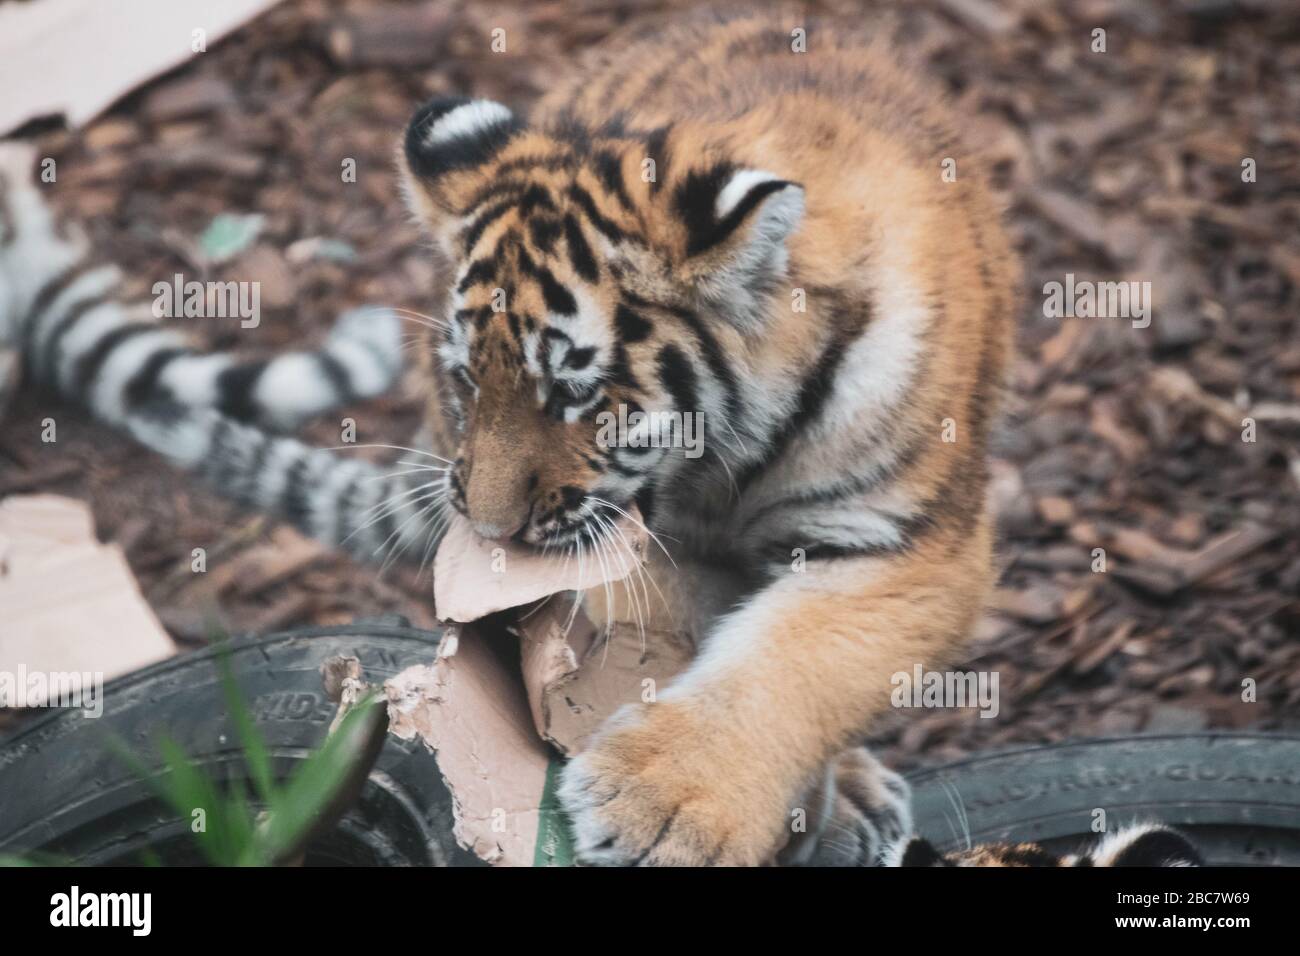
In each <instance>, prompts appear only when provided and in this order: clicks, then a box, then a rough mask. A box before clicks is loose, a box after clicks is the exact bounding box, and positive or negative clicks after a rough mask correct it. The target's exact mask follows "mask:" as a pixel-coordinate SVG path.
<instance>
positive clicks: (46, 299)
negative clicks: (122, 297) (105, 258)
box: [22, 261, 116, 358]
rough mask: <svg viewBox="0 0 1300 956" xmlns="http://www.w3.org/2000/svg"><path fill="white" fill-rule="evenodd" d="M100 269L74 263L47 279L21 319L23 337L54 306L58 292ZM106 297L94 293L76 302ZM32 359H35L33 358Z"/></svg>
mask: <svg viewBox="0 0 1300 956" xmlns="http://www.w3.org/2000/svg"><path fill="white" fill-rule="evenodd" d="M100 268H103V266H102V265H99V264H96V263H93V262H86V261H82V262H74V263H73V264H72V265H70V266H68V267H67V268H66V269H63V270H61V271H59V272H58V273H56V274H55V275H53V276H51V277H50V278H49V279H47V280H46V281H45V284H44V285H42V286H41V289H40V291H39V292H37V293H36V298H34V299H33V300H32V305H31V308H30V309H29V310H28V312H27V315H26V316H24V317H23V325H22V328H23V335H24V337H26V336H29V335H30V333H31V332H32V331H34V330H35V325H34V323H35V322H36V321H37V320H38V319H39V318H40V317H41V316H42V315H44V314H45V312H46V311H47V310H48V309H49V307H50V306H52V305H53V304H54V300H55V299H57V298H58V297H59V293H60V292H62V291H63V290H64V289H67V288H68V287H70V286H71V285H72V284H73V283H74V282H76V281H77V280H78V279H80V278H81V277H82V276H84V275H86V274H88V273H90V272H94V271H95V270H97V269H100ZM112 285H116V283H110V287H111V286H112ZM106 297H107V293H95V294H93V295H91V296H89V297H88V299H82V300H78V301H79V302H80V301H88V300H89V299H95V300H99V301H102V300H103V299H105V298H106ZM32 338H34V336H32ZM29 341H30V339H29ZM32 357H33V358H35V356H32Z"/></svg>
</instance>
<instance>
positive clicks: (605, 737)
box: [559, 516, 992, 865]
mask: <svg viewBox="0 0 1300 956" xmlns="http://www.w3.org/2000/svg"><path fill="white" fill-rule="evenodd" d="M990 553H991V532H990V527H989V521H988V519H987V516H984V517H981V518H979V519H977V520H976V522H975V524H974V526H973V527H972V528H970V529H969V530H967V529H965V528H958V527H952V528H949V529H947V530H944V529H943V528H935V529H933V530H931V531H930V532H929V533H928V534H926V535H924V536H921V537H920V538H919V539H918V540H917V541H915V542H914V543H913V544H911V546H910V547H909V548H907V549H904V550H902V551H900V552H897V553H887V554H883V555H880V556H871V557H858V558H841V559H822V560H819V561H816V562H813V561H810V562H809V563H808V567H807V569H806V571H805V573H803V574H787V575H785V576H783V577H781V578H779V579H776V580H774V581H773V582H772V583H771V584H769V585H768V586H767V587H766V588H765V589H763V590H762V591H760V592H758V593H757V594H756V595H755V596H754V597H753V598H751V599H750V601H749V602H748V603H747V604H746V605H745V606H744V607H742V608H740V609H738V610H736V611H734V612H732V613H730V614H729V615H727V616H726V617H725V618H724V619H723V620H722V621H721V622H720V623H719V624H718V625H717V626H716V627H715V628H714V629H713V630H712V633H711V634H710V635H709V636H708V638H707V639H706V641H705V646H704V650H703V652H702V653H701V654H700V656H699V657H698V658H697V660H696V661H695V662H694V663H693V664H692V665H691V666H690V667H689V668H688V669H687V671H686V672H685V673H684V674H683V675H682V676H681V677H680V678H678V680H677V681H675V682H674V683H673V684H672V685H671V686H669V687H668V689H667V690H665V691H663V692H662V693H661V694H660V695H659V698H658V700H657V701H656V702H654V703H651V704H640V705H635V706H631V707H627V708H624V709H623V710H622V711H620V712H619V713H617V714H616V715H615V716H614V718H613V719H612V720H610V721H609V723H608V724H607V725H606V726H605V727H604V728H602V730H601V731H600V732H599V733H598V734H597V736H596V737H595V738H594V739H593V741H592V743H591V745H590V746H589V748H588V749H587V750H586V751H585V752H583V753H582V754H580V755H578V756H577V757H576V758H574V760H572V761H571V762H570V763H569V765H568V766H567V767H566V768H565V770H564V774H563V779H562V783H561V786H560V789H559V794H560V798H561V800H562V802H563V804H564V806H565V808H566V809H567V810H568V811H569V813H570V816H571V819H572V820H573V824H574V833H575V839H576V841H577V850H578V853H579V855H580V857H581V858H583V859H585V860H587V861H588V862H596V863H612V864H628V863H645V864H669V865H671V864H688V865H699V864H710V863H716V864H733V865H755V864H760V863H763V862H766V861H768V860H770V859H772V857H773V856H774V855H775V854H776V852H777V851H778V850H779V849H780V847H781V846H782V845H783V844H784V842H785V838H786V834H787V832H788V825H789V824H788V814H789V812H790V808H791V807H793V806H795V805H796V804H797V802H798V800H799V798H800V796H801V795H802V794H803V793H805V792H806V791H807V789H808V788H809V787H810V786H811V785H812V784H813V783H814V782H815V781H816V779H817V777H818V775H819V774H820V773H822V772H823V769H824V768H825V766H826V764H827V762H828V761H830V760H831V759H832V758H833V757H834V756H835V755H836V754H838V753H839V752H841V751H842V750H843V749H844V748H845V747H847V746H849V744H850V743H851V742H852V741H853V740H854V739H856V738H857V737H858V736H859V735H860V734H861V733H862V732H863V731H864V730H865V729H866V728H867V727H868V726H869V724H870V721H871V718H872V717H873V716H874V715H876V714H878V713H880V712H882V711H883V710H884V709H885V708H886V707H888V706H889V699H890V692H891V684H890V677H891V675H893V674H895V673H898V672H900V671H901V672H910V671H911V670H912V668H913V666H914V665H916V664H917V663H920V664H922V666H924V667H927V668H938V667H942V666H944V664H945V663H946V662H947V660H948V659H949V657H950V656H951V655H952V654H953V653H954V650H955V648H956V646H957V645H958V643H959V642H960V641H961V640H962V639H963V638H964V637H965V636H966V635H967V634H968V633H969V631H970V628H971V627H972V626H973V624H974V621H975V618H976V616H977V614H978V612H979V608H980V606H981V604H982V602H983V599H984V597H985V594H986V592H987V589H988V587H989V585H990V583H991V579H992V564H991V561H990ZM814 565H815V566H814Z"/></svg>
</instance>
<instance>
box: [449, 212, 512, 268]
mask: <svg viewBox="0 0 1300 956" xmlns="http://www.w3.org/2000/svg"><path fill="white" fill-rule="evenodd" d="M514 205H515V203H514V200H513V199H504V200H502V201H501V202H498V203H494V204H492V205H491V206H489V207H488V208H487V209H485V210H483V211H482V212H481V213H479V214H478V216H477V217H476V218H475V219H474V221H473V222H472V223H470V224H469V226H468V227H467V228H466V229H465V231H464V232H463V233H462V234H461V240H462V242H463V243H464V249H465V255H469V254H470V253H471V252H472V251H473V250H474V247H475V246H476V245H478V241H479V239H481V238H482V236H483V233H484V231H485V230H486V229H487V227H488V226H490V225H492V223H494V222H496V221H497V220H498V219H500V218H501V217H502V216H504V215H505V214H506V213H507V212H509V211H510V210H511V209H512V208H513V207H514Z"/></svg>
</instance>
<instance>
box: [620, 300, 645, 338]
mask: <svg viewBox="0 0 1300 956" xmlns="http://www.w3.org/2000/svg"><path fill="white" fill-rule="evenodd" d="M614 325H615V326H616V327H617V328H618V335H619V338H620V339H622V340H623V341H624V342H629V343H635V342H641V341H643V340H645V339H647V338H649V337H650V333H651V332H653V331H654V325H653V324H651V322H650V321H649V320H648V319H646V318H645V316H643V315H641V314H640V313H638V312H634V311H632V309H631V308H629V307H628V306H627V305H625V304H624V303H622V302H620V303H619V304H618V308H616V309H615V310H614Z"/></svg>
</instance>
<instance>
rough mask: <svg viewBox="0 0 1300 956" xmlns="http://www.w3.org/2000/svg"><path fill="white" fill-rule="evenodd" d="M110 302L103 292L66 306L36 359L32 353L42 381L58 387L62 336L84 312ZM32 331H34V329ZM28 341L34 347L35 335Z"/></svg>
mask: <svg viewBox="0 0 1300 956" xmlns="http://www.w3.org/2000/svg"><path fill="white" fill-rule="evenodd" d="M110 302H112V295H111V294H109V293H105V294H103V295H97V296H91V297H90V298H86V299H78V300H77V301H76V302H73V303H72V304H71V305H69V306H68V311H67V312H65V313H63V317H62V318H61V319H59V321H58V322H57V323H56V324H55V326H54V328H52V329H50V331H49V334H48V335H46V337H45V346H44V348H43V349H42V351H41V355H40V358H39V360H37V358H36V355H35V354H34V353H33V354H32V358H33V360H34V361H33V364H34V366H35V368H36V369H37V374H38V375H39V376H40V377H41V379H42V380H43V381H46V382H49V383H50V384H51V385H53V386H54V387H56V388H57V387H58V385H59V382H58V381H57V379H56V377H55V375H56V373H57V372H58V360H59V350H60V348H61V345H62V341H63V338H64V336H66V335H67V334H68V333H69V332H71V331H72V327H73V326H74V325H76V324H77V323H78V322H79V321H80V320H81V318H82V316H84V315H85V314H86V313H88V312H90V311H92V310H93V309H98V308H99V307H100V306H102V305H107V304H109V303H110ZM32 331H33V332H35V329H33V330H32ZM29 341H30V342H31V345H32V348H33V349H34V348H35V347H36V336H35V335H32V337H31V339H30V340H29Z"/></svg>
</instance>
